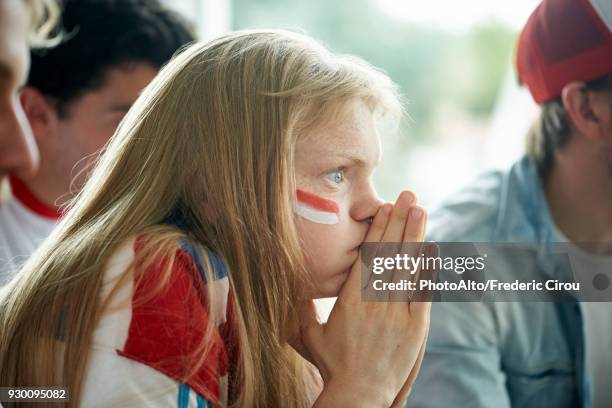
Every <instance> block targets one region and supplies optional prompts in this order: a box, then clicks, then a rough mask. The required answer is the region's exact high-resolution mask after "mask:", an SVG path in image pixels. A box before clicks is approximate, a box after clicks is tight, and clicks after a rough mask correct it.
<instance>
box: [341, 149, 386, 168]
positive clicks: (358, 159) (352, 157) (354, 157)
mask: <svg viewBox="0 0 612 408" xmlns="http://www.w3.org/2000/svg"><path fill="white" fill-rule="evenodd" d="M337 156H339V157H342V158H343V159H346V160H349V161H351V162H353V163H354V164H355V165H356V166H358V167H368V166H369V165H373V166H376V165H378V163H380V155H379V156H378V157H377V158H376V160H374V161H373V162H370V161H369V160H368V159H367V158H366V157H364V155H362V154H359V153H354V152H341V153H338V154H337Z"/></svg>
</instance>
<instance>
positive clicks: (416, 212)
mask: <svg viewBox="0 0 612 408" xmlns="http://www.w3.org/2000/svg"><path fill="white" fill-rule="evenodd" d="M421 217H423V210H421V209H420V208H419V207H414V208H412V209H411V210H410V218H412V219H413V220H420V219H421Z"/></svg>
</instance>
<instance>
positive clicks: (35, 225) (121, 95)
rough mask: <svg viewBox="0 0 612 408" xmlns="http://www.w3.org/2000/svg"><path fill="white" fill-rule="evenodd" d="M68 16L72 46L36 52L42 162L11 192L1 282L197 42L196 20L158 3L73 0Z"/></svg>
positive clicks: (66, 42)
mask: <svg viewBox="0 0 612 408" xmlns="http://www.w3.org/2000/svg"><path fill="white" fill-rule="evenodd" d="M61 19H62V26H63V30H64V31H65V34H64V39H63V41H62V43H61V44H59V45H58V46H56V47H54V48H52V49H40V50H36V49H35V50H33V51H32V53H31V70H30V75H29V77H28V79H27V82H26V84H25V86H24V87H23V89H22V90H21V95H20V99H21V105H22V106H23V111H24V112H25V117H27V120H28V121H29V124H30V126H31V129H32V132H33V135H34V138H35V140H36V143H37V145H38V149H39V151H40V165H39V169H38V171H37V172H35V173H34V174H21V173H17V174H14V175H11V177H10V190H11V197H9V199H8V200H7V202H5V203H4V204H3V205H2V207H0V284H1V283H2V282H3V281H6V280H7V278H8V275H9V272H12V271H14V270H16V269H17V267H18V266H19V265H20V264H22V263H23V262H24V261H25V260H26V259H27V258H28V257H29V255H31V253H32V252H33V251H34V250H35V249H36V248H37V247H38V245H39V244H40V243H41V242H42V241H43V240H44V239H45V238H46V237H47V236H48V234H49V233H50V232H51V230H52V229H53V228H54V226H55V225H56V223H57V220H58V219H59V218H60V216H61V210H60V208H61V207H62V205H65V204H66V203H67V202H68V201H69V200H70V198H71V197H72V196H73V195H74V194H75V193H77V192H78V190H79V189H80V187H81V186H82V185H83V184H84V182H85V179H86V173H87V169H89V168H90V167H91V164H93V163H94V161H95V158H96V156H97V153H98V152H99V151H100V149H101V148H102V147H103V146H104V145H105V144H106V142H107V141H108V140H109V138H110V137H111V136H112V134H113V133H114V131H115V129H116V128H117V126H118V124H119V122H120V121H121V119H122V118H123V116H124V115H125V113H126V112H127V110H128V109H129V108H130V106H131V105H132V103H133V102H134V100H135V99H136V98H137V96H138V95H139V94H140V92H141V90H142V89H143V88H144V87H145V86H146V85H147V84H148V83H149V82H150V81H151V80H152V79H153V77H155V75H156V74H157V72H158V70H159V69H160V67H161V66H162V65H164V64H165V63H166V62H167V61H168V60H170V58H171V57H172V56H173V55H174V54H175V53H176V52H177V51H178V50H180V49H181V47H183V46H185V45H186V44H188V43H189V42H191V41H193V40H194V36H193V34H192V30H191V27H190V26H189V24H187V22H186V21H184V20H183V19H182V18H181V17H180V16H179V15H178V14H177V13H175V12H173V11H171V10H169V9H167V8H165V7H163V6H162V5H161V4H160V3H159V2H158V1H157V0H66V1H64V2H63V3H62V12H61ZM22 57H23V58H22V60H26V58H27V57H26V56H25V55H24V56H22ZM20 81H25V78H21V79H20ZM21 116H22V118H21V120H22V121H23V122H25V117H23V115H21ZM24 127H27V125H25V124H24ZM30 145H32V143H30ZM31 160H33V159H31ZM30 167H33V166H30Z"/></svg>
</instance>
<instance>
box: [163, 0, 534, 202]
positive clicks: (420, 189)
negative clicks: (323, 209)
mask: <svg viewBox="0 0 612 408" xmlns="http://www.w3.org/2000/svg"><path fill="white" fill-rule="evenodd" d="M166 1H167V4H168V5H169V6H171V7H173V8H176V9H177V10H178V11H180V12H181V13H183V14H185V16H187V17H188V18H189V19H190V20H191V21H193V22H194V23H195V24H196V27H197V30H198V34H199V36H200V39H203V40H207V39H210V38H213V37H215V36H217V35H220V34H222V33H223V32H226V31H229V30H235V29H244V28H286V29H292V30H298V31H300V32H304V33H307V34H309V35H311V36H313V37H315V38H317V39H318V40H320V41H321V42H323V43H324V44H325V45H326V46H327V47H328V48H330V49H331V50H332V51H334V52H338V53H349V54H356V55H358V56H360V57H362V58H364V59H365V60H367V61H368V62H370V63H371V64H373V65H375V66H377V67H379V68H381V69H382V70H384V71H385V72H386V73H387V74H388V75H389V76H390V77H391V78H392V79H393V80H394V81H395V82H396V83H397V84H398V85H399V87H400V91H401V93H402V95H403V98H404V101H405V102H406V110H407V112H408V114H409V117H407V118H405V120H404V121H403V123H402V124H401V126H400V128H399V131H397V132H395V134H386V135H383V142H382V143H383V162H382V164H381V166H380V167H379V169H378V171H377V172H376V174H375V183H376V186H377V189H378V192H379V194H380V195H381V197H383V198H384V199H386V200H388V201H392V200H394V199H395V198H396V196H397V194H398V193H399V192H400V191H401V190H403V189H411V190H413V191H415V192H416V194H417V196H418V198H419V201H420V202H421V203H422V204H423V205H424V206H426V207H432V206H435V205H436V204H437V203H438V202H439V201H440V200H441V199H443V198H444V197H445V196H447V195H449V194H451V193H452V192H453V191H454V190H456V189H458V188H460V187H461V186H462V185H463V184H466V183H468V182H470V180H471V179H473V178H474V177H475V176H476V175H477V174H478V173H480V172H482V171H484V170H486V169H490V168H496V167H502V168H503V167H506V166H508V165H509V164H510V163H511V162H513V161H514V160H515V159H517V158H518V157H519V156H520V155H521V154H522V152H523V149H524V138H525V134H526V132H527V130H528V128H529V125H530V124H531V121H532V120H534V119H535V115H536V114H537V107H536V105H535V103H534V102H533V101H532V99H531V97H530V96H529V94H528V93H527V91H526V90H525V89H523V88H520V87H519V86H518V83H517V79H516V75H515V73H514V69H513V65H512V61H513V57H514V45H515V42H516V38H517V35H518V32H519V30H520V29H521V27H522V25H523V24H524V23H525V21H526V20H527V18H528V16H529V14H530V13H531V12H532V11H533V9H534V8H535V7H536V6H537V4H538V0H514V1H512V2H509V1H506V0H463V1H461V2H458V1H453V0H334V1H329V0H308V1H305V0H166Z"/></svg>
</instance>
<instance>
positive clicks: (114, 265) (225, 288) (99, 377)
mask: <svg viewBox="0 0 612 408" xmlns="http://www.w3.org/2000/svg"><path fill="white" fill-rule="evenodd" d="M143 239H144V238H143V237H138V238H134V239H132V240H130V241H129V242H127V243H126V244H124V245H123V246H122V247H121V248H120V249H119V250H118V251H117V252H116V253H115V254H114V255H113V256H112V257H111V259H110V260H109V262H108V263H107V266H106V271H105V275H104V283H103V288H102V291H101V298H100V299H105V298H107V295H108V294H109V293H111V290H112V289H113V287H115V284H116V283H117V281H118V279H119V278H120V277H121V275H122V274H123V273H124V272H125V270H126V269H127V268H128V267H129V266H130V264H131V263H132V262H133V261H134V259H135V255H136V254H137V252H138V251H139V249H140V248H142V244H143ZM208 256H209V261H210V265H211V267H212V269H213V271H212V274H211V275H212V276H213V279H212V281H211V282H206V277H205V275H204V269H203V265H204V263H203V262H201V260H200V257H199V256H198V253H197V252H196V251H195V249H194V246H193V245H192V244H190V243H183V244H180V245H179V244H177V248H176V258H175V260H174V262H173V264H172V267H171V269H172V273H171V276H170V281H169V282H168V283H167V285H165V286H164V289H162V291H161V292H160V293H157V294H156V295H155V296H154V297H151V296H148V295H149V294H150V293H155V292H152V289H153V288H154V287H156V286H157V284H158V283H159V281H160V279H161V276H162V274H163V273H164V269H165V268H166V266H167V264H166V263H165V262H164V261H163V260H161V261H159V262H155V263H153V265H152V266H150V267H148V268H147V270H145V271H139V272H142V273H143V274H144V275H142V276H143V277H142V278H141V279H139V280H135V279H134V273H133V272H130V275H129V276H128V279H127V282H124V283H123V285H121V286H119V288H120V289H119V290H116V291H115V293H114V294H113V295H112V297H111V298H110V299H109V301H108V303H107V304H106V306H105V307H104V309H103V312H102V316H101V319H100V320H99V322H98V324H97V327H96V329H95V331H94V334H93V339H92V342H91V346H90V352H89V362H88V365H87V370H86V375H85V378H84V382H83V391H82V397H81V401H80V404H81V406H84V407H109V406H112V407H119V406H125V407H139V406H142V407H144V406H146V407H180V408H183V407H198V408H200V407H213V406H214V407H216V406H225V405H226V404H227V400H228V392H229V386H230V383H231V381H230V378H231V375H232V369H233V367H235V366H236V362H237V353H238V347H237V344H238V343H237V335H236V330H235V324H234V320H233V312H232V304H233V302H232V296H231V291H230V289H229V281H228V277H227V273H226V269H225V267H224V265H223V262H222V261H221V260H220V259H219V258H218V257H216V256H215V254H213V253H211V252H209V253H208ZM135 269H138V265H135ZM205 285H210V287H209V289H210V290H211V291H212V292H213V293H214V295H215V296H213V297H212V299H213V301H214V302H215V305H214V307H213V308H212V310H213V312H215V311H216V312H215V316H209V313H208V310H209V309H208V307H207V297H206V286H205ZM210 324H212V325H214V327H215V328H216V330H215V331H214V333H213V338H212V341H211V342H212V344H210V351H209V353H208V354H207V357H206V359H205V361H204V363H203V364H202V365H201V366H199V368H198V365H197V361H196V360H197V359H196V358H194V352H195V351H196V348H197V347H198V346H199V345H201V344H202V339H203V336H204V333H205V330H206V328H207V327H208V325H210ZM186 372H194V374H193V375H192V376H191V377H189V378H185V376H184V373H186Z"/></svg>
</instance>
